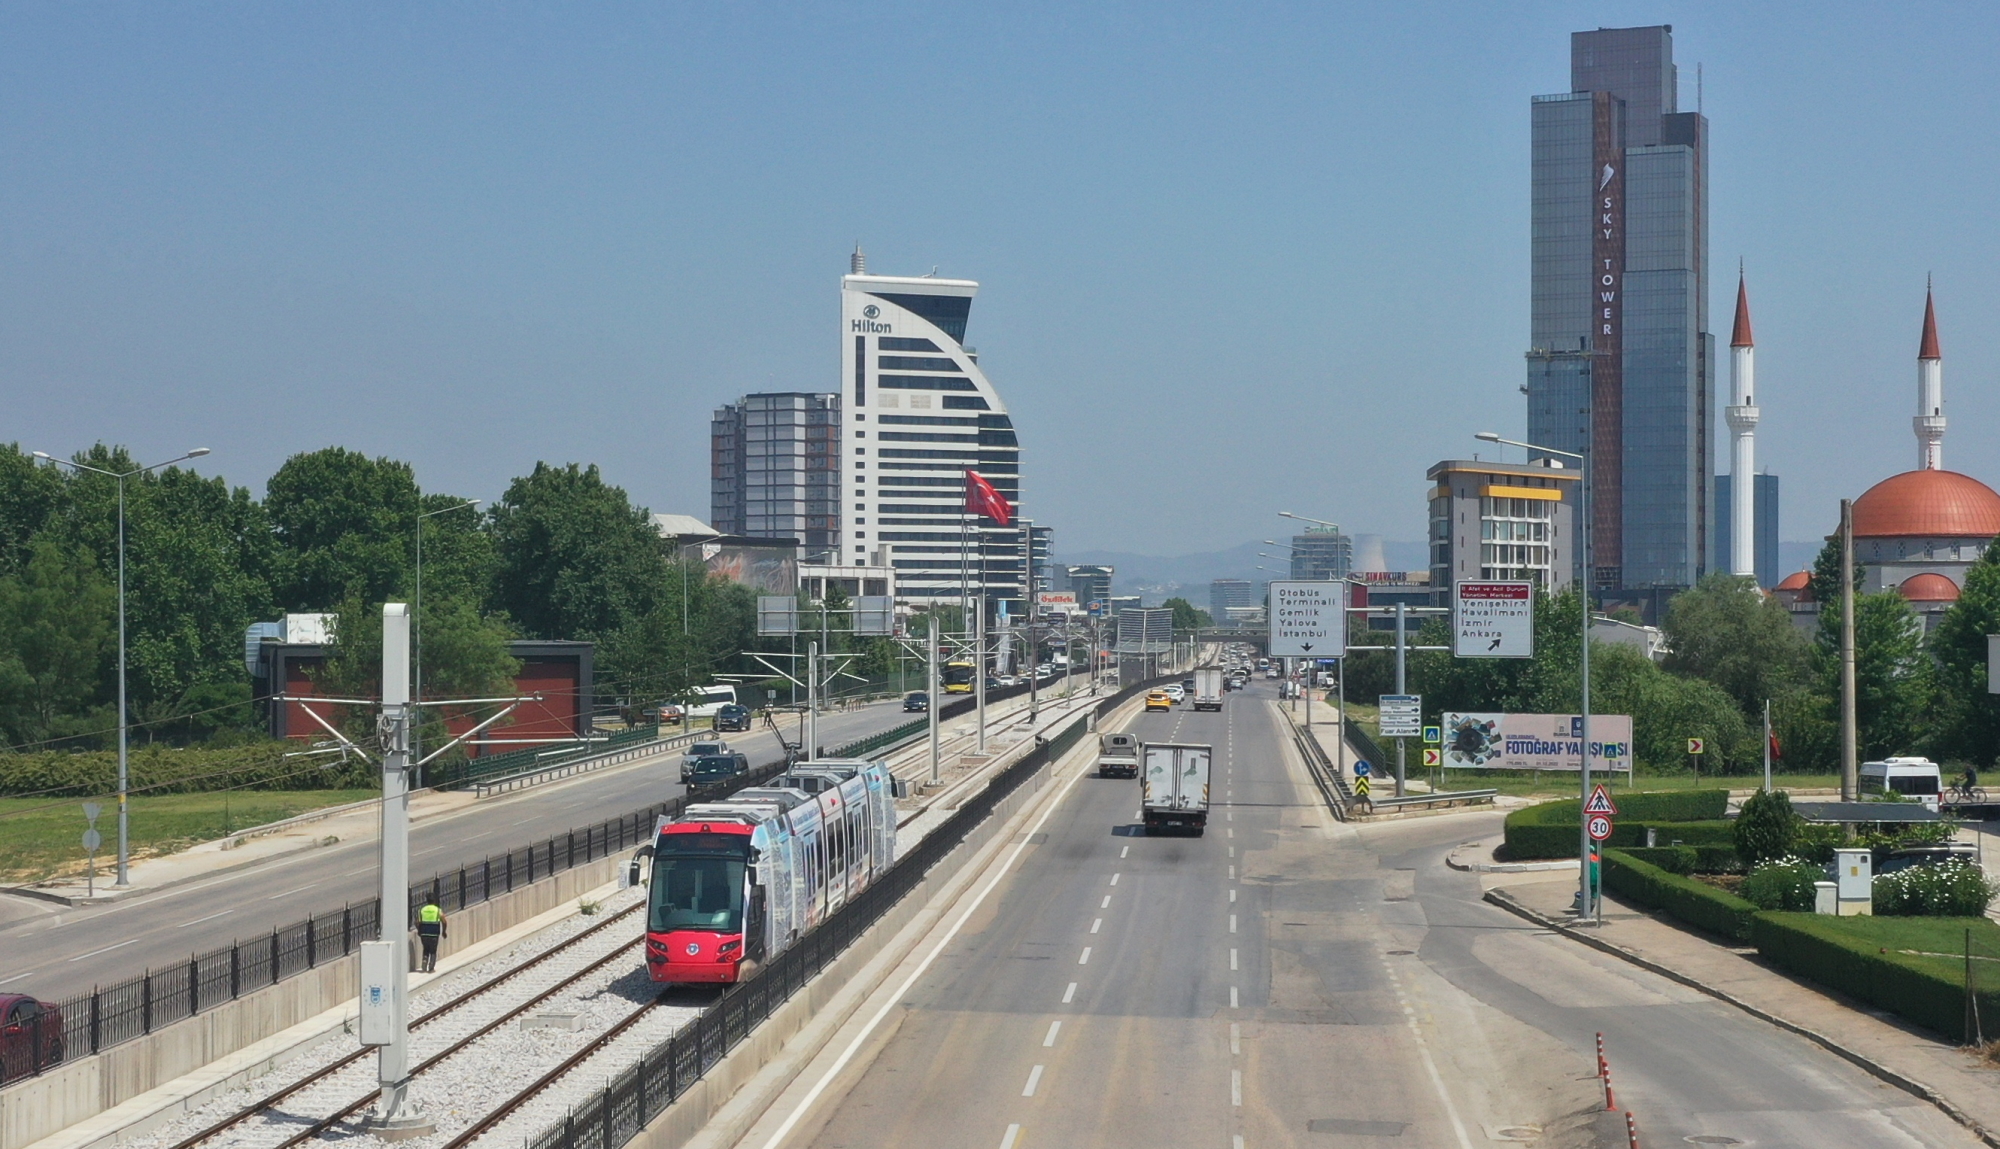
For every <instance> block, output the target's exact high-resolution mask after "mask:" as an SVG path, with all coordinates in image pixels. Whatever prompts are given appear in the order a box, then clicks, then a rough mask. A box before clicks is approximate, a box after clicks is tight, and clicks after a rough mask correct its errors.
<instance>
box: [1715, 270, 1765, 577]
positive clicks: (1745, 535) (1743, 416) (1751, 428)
mask: <svg viewBox="0 0 2000 1149" xmlns="http://www.w3.org/2000/svg"><path fill="white" fill-rule="evenodd" d="M1729 368H1730V371H1729V374H1730V383H1729V406H1728V407H1727V408H1726V409H1725V410H1724V411H1723V417H1724V418H1726V419H1727V420H1728V421H1729V435H1730V444H1729V502H1730V507H1729V550H1730V555H1729V573H1731V574H1735V575H1744V576H1747V577H1750V578H1755V577H1757V417H1758V411H1757V345H1756V343H1755V342H1753V341H1752V340H1751V338H1750V293H1749V291H1748V290H1747V289H1746V288H1745V287H1744V284H1743V273H1742V272H1741V271H1740V270H1739V271H1738V272H1737V275H1736V330H1735V332H1734V333H1733V334H1731V335H1730V337H1729Z"/></svg>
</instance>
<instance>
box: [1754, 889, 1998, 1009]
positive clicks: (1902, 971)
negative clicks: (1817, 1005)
mask: <svg viewBox="0 0 2000 1149" xmlns="http://www.w3.org/2000/svg"><path fill="white" fill-rule="evenodd" d="M1908 920H1909V919H1907V918H1902V919H1895V918H1891V919H1873V918H1865V917H1855V918H1836V917H1829V916H1827V915H1824V914H1788V913H1770V912H1766V913H1760V914H1757V915H1756V917H1755V918H1754V919H1753V920H1752V925H1751V940H1752V941H1753V942H1755V943H1756V946H1757V952H1758V953H1760V954H1762V955H1763V956H1764V957H1765V958H1766V959H1767V960H1769V961H1770V962H1771V963H1772V964H1774V965H1776V966H1778V967H1779V968H1781V969H1785V970H1789V971H1791V972H1792V973H1795V974H1798V975H1799V976H1800V977H1803V978H1806V979H1808V980H1811V981H1814V982H1817V983H1819V984H1820V985H1823V986H1825V987H1827V988H1828V989H1833V990H1838V991H1840V992H1841V993H1844V994H1847V995H1849V996H1851V997H1856V998H1859V999H1861V1000H1862V1001H1865V1002H1867V1003H1868V1004H1870V1005H1873V1006H1877V1007H1880V1008H1882V1009H1886V1010H1888V1011H1890V1012H1891V1013H1895V1014H1897V1015H1899V1016H1901V1017H1903V1018H1906V1019H1907V1020H1909V1021H1912V1022H1915V1023H1916V1024H1918V1025H1921V1026H1923V1027H1925V1028H1926V1029H1931V1030H1935V1031H1937V1032H1938V1033H1941V1034H1944V1035H1945V1036H1946V1037H1949V1038H1952V1039H1954V1040H1958V1041H1964V1040H1966V1038H1967V1037H1968V1035H1967V1033H1966V1032H1965V1030H1966V1026H1965V1004H1966V1003H1965V982H1964V975H1963V973H1962V972H1961V973H1953V972H1949V971H1951V970H1952V967H1953V966H1954V965H1955V964H1956V963H1954V962H1952V961H1950V960H1949V959H1946V960H1938V959H1925V958H1923V957H1920V956H1918V955H1915V954H1906V953H1901V952H1899V947H1897V946H1894V945H1884V944H1882V943H1883V942H1885V941H1890V940H1892V939H1890V938H1888V937H1886V936H1884V937H1876V936H1872V935H1873V934H1874V933H1875V932H1877V931H1880V930H1882V929H1883V928H1884V927H1883V926H1882V925H1881V924H1879V923H1882V922H1889V923H1893V922H1897V921H1908ZM1932 920H1934V921H1941V920H1942V919H1932ZM1963 920H1966V921H1967V922H1969V923H1972V924H1974V927H1975V928H1980V929H1990V928H1991V923H1990V922H1988V921H1987V920H1986V919H1984V918H1977V919H1963ZM1861 923H1867V924H1861ZM1975 992H1976V995H1977V997H1978V1002H1979V1014H1980V1016H1981V1017H1982V1018H1988V1017H2000V989H1993V988H1980V989H1977V990H1976V991H1975Z"/></svg>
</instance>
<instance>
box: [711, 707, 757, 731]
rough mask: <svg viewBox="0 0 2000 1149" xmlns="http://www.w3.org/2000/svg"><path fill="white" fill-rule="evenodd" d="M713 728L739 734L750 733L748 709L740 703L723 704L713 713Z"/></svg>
mask: <svg viewBox="0 0 2000 1149" xmlns="http://www.w3.org/2000/svg"><path fill="white" fill-rule="evenodd" d="M715 728H716V729H717V730H729V731H736V732H740V733H745V734H747V733H749V731H750V708H749V707H748V706H745V705H743V704H742V703H740V702H729V703H725V704H723V705H722V706H721V707H720V708H718V709H717V710H716V712H715Z"/></svg>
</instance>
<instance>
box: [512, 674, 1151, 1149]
mask: <svg viewBox="0 0 2000 1149" xmlns="http://www.w3.org/2000/svg"><path fill="white" fill-rule="evenodd" d="M1177 678H1178V676H1174V678H1156V679H1151V680H1149V681H1146V682H1141V683H1138V684H1136V685H1133V686H1130V687H1127V688H1126V689H1124V690H1121V691H1119V692H1118V693H1117V694H1115V695H1113V696H1111V697H1109V698H1106V699H1105V700H1104V701H1102V702H1100V703H1098V704H1097V706H1096V708H1095V716H1098V717H1101V716H1103V715H1104V714H1107V713H1109V712H1110V711H1111V710H1112V709H1113V708H1114V707H1116V706H1117V705H1118V704H1120V703H1122V702H1124V701H1125V700H1126V699H1128V698H1131V697H1132V696H1133V695H1135V694H1137V693H1139V692H1140V691H1142V690H1147V689H1149V688H1151V687H1153V686H1156V685H1158V684H1160V683H1163V682H1168V681H1173V680H1175V679H1177ZM988 697H989V698H990V697H991V696H990V695H989V696H988ZM1087 725H1088V719H1085V718H1078V719H1077V720H1076V721H1074V722H1072V723H1070V724H1069V725H1068V726H1066V727H1064V728H1063V731H1062V733H1061V734H1058V735H1057V736H1056V737H1055V738H1053V739H1051V740H1050V741H1049V742H1047V743H1046V744H1044V745H1041V746H1037V747H1035V748H1034V749H1033V750H1031V751H1029V752H1028V753H1027V754H1026V755H1024V756H1023V757H1022V758H1021V760H1020V761H1018V762H1016V763H1014V764H1013V765H1011V766H1008V767H1007V768H1006V769H1004V770H1002V771H1000V772H999V773H998V774H996V775H995V776H994V777H993V780H992V781H991V782H989V783H987V785H986V786H985V788H984V789H982V790H981V791H980V792H979V793H978V794H976V795H974V796H973V797H971V798H970V799H967V801H966V802H965V804H964V805H962V806H960V807H959V808H958V810H957V812H956V813H954V814H953V815H952V816H951V817H950V818H948V819H946V820H945V822H944V823H943V824H942V825H940V826H939V827H938V828H937V829H935V830H933V831H931V832H930V833H929V834H927V835H925V837H924V840H923V841H921V842H919V843H917V846H916V848H915V849H913V850H911V851H910V852H909V853H908V854H905V855H904V856H903V857H901V858H899V859H897V861H896V864H895V865H894V866H891V867H890V868H889V872H888V873H887V874H885V875H883V877H882V880H881V881H878V882H876V883H875V884H874V885H872V886H870V887H869V888H868V889H866V890H864V891H862V893H861V896H860V897H858V898H856V899H855V900H854V901H852V902H849V903H848V904H847V905H846V906H843V907H842V908H841V909H840V910H839V911H838V912H836V913H835V914H834V915H833V916H832V917H830V918H828V919H827V920H826V922H825V923H824V924H822V925H821V926H820V927H819V928H818V929H816V930H813V931H812V932H811V933H809V934H807V935H805V936H804V937H802V938H800V939H799V940H798V941H797V942H796V943H794V944H793V945H792V946H791V948H789V949H787V950H786V951H785V952H784V953H781V954H779V955H778V956H777V958H776V959H775V960H773V961H772V962H771V963H770V964H769V965H767V966H765V967H764V968H763V969H761V970H759V971H757V973H756V974H754V975H753V976H752V977H751V978H750V979H749V980H748V981H745V982H743V983H742V984H740V985H736V986H732V987H731V988H730V989H728V990H727V991H726V992H724V993H723V995H722V997H721V998H720V999H718V1000H717V1001H716V1002H715V1003H714V1004H713V1005H710V1006H709V1007H708V1008H707V1009H704V1010H703V1011H702V1012H701V1014H700V1016H698V1017H697V1018H695V1020H694V1021H692V1022H690V1023H689V1024H687V1025H685V1026H682V1027H681V1028H680V1029H679V1030H677V1031H676V1032H675V1033H674V1035H673V1036H672V1037H669V1038H668V1039H666V1040H665V1041H663V1042H661V1043H660V1044H658V1045H656V1046H654V1047H653V1048H652V1049H650V1050H648V1051H647V1052H646V1054H645V1056H643V1057H642V1058H640V1059H639V1060H638V1061H637V1062H635V1063H633V1064H632V1065H631V1066H630V1067H628V1068H627V1069H626V1070H625V1071H624V1072H622V1073H620V1074H618V1075H617V1076H616V1077H614V1078H612V1079H611V1080H610V1081H609V1082H607V1083H606V1084H605V1086H604V1088H603V1089H601V1090H599V1091H598V1092H597V1094H595V1095H594V1096H593V1097H591V1099H590V1100H588V1101H586V1102H584V1103H583V1104H582V1105H580V1106H578V1107H576V1108H575V1109H572V1110H570V1112H569V1115H568V1116H567V1117H565V1118H564V1119H563V1120H562V1121H560V1122H557V1123H556V1124H554V1125H551V1126H550V1127H549V1128H547V1129H545V1130H543V1131H542V1132H541V1133H539V1134H537V1135H535V1136H534V1137H531V1138H529V1139H528V1145H527V1149H619V1147H620V1146H622V1145H624V1144H625V1143H626V1142H628V1141H630V1140H631V1139H632V1138H633V1137H635V1136H637V1135H638V1133H639V1131H640V1130H641V1129H644V1128H645V1127H646V1125H647V1124H649V1123H650V1122H651V1121H652V1120H653V1119H654V1118H656V1117H658V1116H659V1115H660V1113H661V1112H662V1111H663V1110H665V1109H666V1107H667V1106H669V1105H671V1104H673V1103H674V1102H675V1101H676V1100H678V1099H679V1098H680V1097H681V1096H682V1095H683V1094H685V1093H686V1092H687V1091H688V1089H689V1088H690V1087H691V1086H693V1085H694V1083H695V1082H696V1081H699V1080H700V1079H701V1077H702V1075H703V1074H705V1073H707V1072H708V1071H709V1070H710V1069H711V1068H713V1067H714V1065H715V1063H716V1062H718V1061H721V1060H722V1058H723V1056H724V1055H725V1054H727V1053H728V1052H729V1051H730V1050H731V1049H733V1048H735V1046H736V1045H737V1043H738V1042H741V1041H742V1040H743V1039H744V1038H745V1037H747V1036H749V1034H750V1032H751V1030H753V1029H755V1028H756V1027H757V1025H758V1024H759V1023H760V1022H762V1021H764V1020H765V1019H766V1018H768V1017H770V1016H771V1013H772V1012H773V1011H774V1010H776V1009H777V1008H778V1007H779V1006H781V1005H783V1004H784V1003H785V1002H786V1001H788V1000H790V999H791V996H792V995H793V994H795V993H797V992H798V991H799V990H800V989H801V988H802V987H803V986H804V985H805V984H806V983H807V982H808V981H810V980H811V979H812V978H813V977H814V975H816V974H818V973H819V972H820V971H821V970H823V969H825V968H826V965H827V963H828V962H830V961H832V960H833V959H834V958H835V957H837V956H839V954H840V952H841V951H842V950H844V949H846V948H847V946H848V945H849V944H850V943H852V942H853V941H854V939H855V938H857V937H859V936H861V934H862V933H863V932H864V931H866V930H867V929H868V928H869V927H870V926H872V925H874V924H875V922H876V921H877V920H879V919H880V918H881V917H882V915H883V914H885V913H887V912H888V911H889V908H890V907H891V906H894V905H895V904H896V903H897V902H898V901H901V900H902V898H903V895H905V894H907V893H909V892H910V891H911V890H913V889H915V888H916V887H917V885H918V884H919V883H920V882H922V881H923V880H924V877H925V875H927V874H928V873H929V872H930V869H931V867H932V866H935V865H937V864H938V863H939V862H940V861H942V860H944V858H945V856H946V855H948V854H950V853H951V852H952V851H953V850H955V849H957V848H958V846H959V844H960V843H962V842H964V841H965V839H966V837H967V836H968V835H970V834H971V833H972V830H973V828H974V827H975V826H977V825H979V823H981V822H983V821H985V820H986V818H987V817H988V816H989V815H991V814H992V813H993V811H994V809H995V807H997V806H998V805H999V804H1000V803H1001V801H1003V800H1004V799H1005V798H1007V796H1008V795H1010V794H1012V793H1013V792H1014V791H1015V790H1017V789H1019V788H1020V786H1021V784H1022V783H1024V782H1026V781H1027V780H1028V779H1029V778H1031V777H1033V776H1034V774H1035V772H1036V771H1037V770H1040V769H1041V768H1042V767H1043V766H1045V765H1047V764H1048V763H1050V762H1053V761H1056V760H1057V759H1059V758H1061V757H1062V755H1064V754H1065V753H1068V751H1069V748H1070V747H1071V746H1074V745H1075V744H1076V742H1077V740H1078V739H1080V738H1082V737H1083V736H1084V732H1085V728H1086V726H1087Z"/></svg>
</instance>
